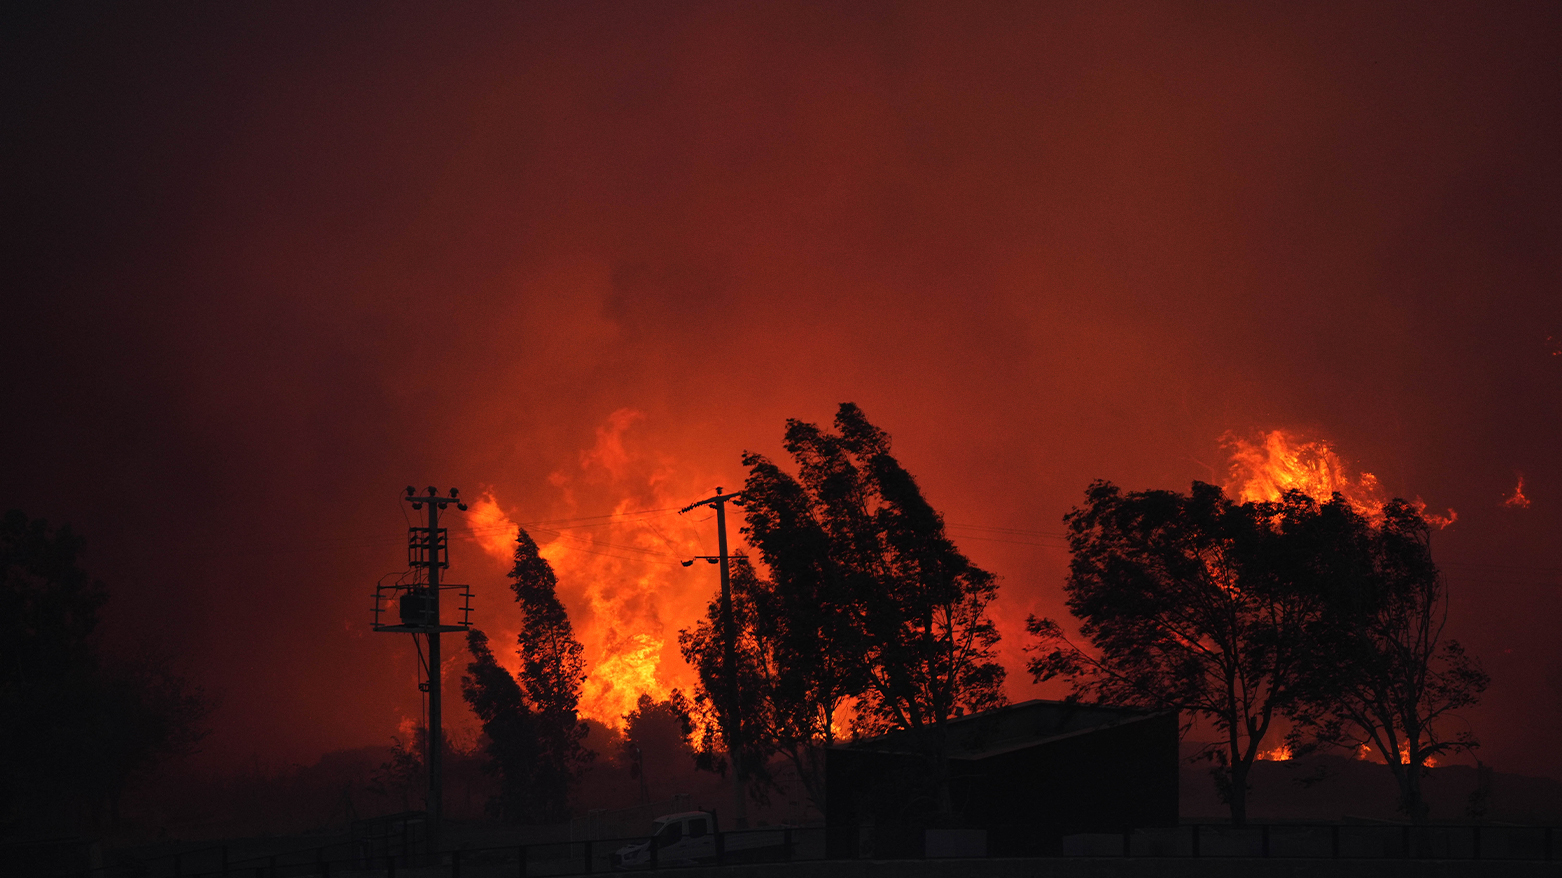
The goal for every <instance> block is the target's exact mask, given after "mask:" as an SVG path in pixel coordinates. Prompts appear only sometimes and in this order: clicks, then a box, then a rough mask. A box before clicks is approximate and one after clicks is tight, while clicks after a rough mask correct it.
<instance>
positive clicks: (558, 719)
mask: <svg viewBox="0 0 1562 878" xmlns="http://www.w3.org/2000/svg"><path fill="white" fill-rule="evenodd" d="M509 576H510V580H511V589H512V590H513V591H514V592H515V600H516V602H517V603H518V604H520V607H521V611H522V613H523V614H524V616H525V621H524V622H523V623H522V626H521V633H520V637H519V645H520V648H519V650H518V651H517V654H518V655H519V656H520V659H521V667H520V673H519V676H518V677H515V676H511V674H510V672H509V671H506V670H505V669H504V668H502V667H500V665H499V663H498V661H496V660H495V659H494V656H493V652H492V651H491V650H490V648H489V646H488V637H487V635H485V634H483V632H481V631H478V630H475V629H474V630H473V631H471V632H469V633H468V635H467V646H468V648H469V649H470V650H471V653H472V662H471V664H469V665H468V666H467V675H466V676H465V677H463V678H462V692H463V694H464V695H465V697H466V700H467V703H468V704H470V705H471V706H472V710H473V711H474V712H475V713H476V714H477V716H478V718H479V719H480V720H482V723H483V734H484V737H485V742H484V745H483V746H484V748H485V750H486V752H487V753H488V756H489V760H490V762H489V764H490V767H491V769H492V770H493V771H494V772H495V773H496V774H497V775H498V776H499V778H500V792H499V795H498V796H497V797H496V798H495V800H494V802H492V803H491V806H492V807H491V810H492V811H493V812H494V813H495V815H496V816H499V817H502V818H503V819H507V820H512V821H525V822H538V823H543V822H554V821H559V820H564V819H566V818H568V816H569V790H570V786H571V784H572V783H573V781H574V779H575V778H576V777H577V776H578V774H579V772H580V770H581V768H582V767H583V766H584V765H585V764H587V763H588V762H589V761H590V759H591V757H592V754H591V753H590V752H589V751H587V750H586V749H585V747H584V746H583V745H582V744H581V741H582V739H583V738H584V737H585V734H586V728H585V726H584V725H583V724H582V723H581V721H580V718H579V716H578V715H577V713H576V707H577V705H578V704H579V702H580V685H581V682H582V680H583V679H584V667H585V663H584V660H583V659H582V657H581V646H580V642H579V641H577V640H576V639H575V634H574V629H573V628H572V627H571V625H570V622H569V616H568V615H567V614H566V613H565V611H564V605H563V604H561V603H559V599H558V594H557V588H558V580H557V578H556V577H555V576H554V574H553V568H552V567H550V566H549V565H548V562H547V560H546V559H544V558H543V557H542V556H541V555H540V554H538V551H537V544H536V543H535V542H533V541H532V538H531V536H530V535H528V534H527V533H526V531H524V530H519V529H518V530H517V533H516V539H515V566H514V567H513V568H512V569H511V571H510V574H509Z"/></svg>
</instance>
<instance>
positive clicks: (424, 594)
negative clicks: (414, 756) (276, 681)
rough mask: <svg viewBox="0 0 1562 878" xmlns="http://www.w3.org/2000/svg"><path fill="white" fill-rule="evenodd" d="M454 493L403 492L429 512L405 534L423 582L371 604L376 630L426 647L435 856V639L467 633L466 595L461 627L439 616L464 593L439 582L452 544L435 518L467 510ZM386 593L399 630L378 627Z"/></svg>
mask: <svg viewBox="0 0 1562 878" xmlns="http://www.w3.org/2000/svg"><path fill="white" fill-rule="evenodd" d="M458 493H459V492H457V490H456V489H455V488H451V489H450V493H449V495H448V496H441V495H440V493H439V491H438V490H437V489H435V488H433V487H430V488H429V489H428V493H427V494H425V495H419V494H418V493H417V492H416V491H415V490H414V489H413V488H411V487H408V488H407V493H406V496H405V497H403V498H402V499H403V500H404V501H406V502H408V503H411V504H412V508H413V509H414V510H422V509H423V508H424V507H425V506H427V507H428V526H427V527H411V528H408V529H407V566H408V567H410V568H412V569H414V570H417V569H421V570H422V573H423V581H422V582H417V581H414V582H412V583H410V584H407V585H402V584H397V585H393V586H381V587H379V588H377V589H376V590H375V601H374V617H375V624H374V630H376V631H402V632H407V633H410V634H411V635H412V637H413V639H414V640H416V639H417V636H418V635H419V634H422V635H423V636H424V639H425V640H426V641H427V644H428V668H427V670H428V681H427V682H426V683H424V684H422V685H420V686H419V688H423V686H427V689H426V690H425V691H427V692H428V750H427V752H426V753H425V760H426V764H427V765H428V800H427V801H428V849H429V850H430V851H438V850H439V842H440V838H439V837H440V829H441V827H442V825H443V823H444V816H445V807H444V806H445V802H444V752H445V747H444V729H443V724H442V719H443V716H442V714H443V707H444V703H443V699H442V693H441V691H440V690H441V687H440V682H441V681H440V661H441V658H440V650H439V636H440V634H442V633H443V632H446V631H466V630H467V629H469V628H470V627H471V613H472V603H471V600H472V593H471V590H470V589H464V590H463V591H462V592H461V593H460V596H461V597H463V598H465V599H466V600H465V603H464V605H463V606H462V607H461V608H460V609H461V612H462V620H461V624H459V625H443V624H441V623H440V616H439V592H440V590H441V589H451V588H463V587H462V586H457V585H450V584H448V583H447V584H443V585H441V583H440V581H439V576H440V573H441V571H443V570H444V569H445V568H446V567H449V566H450V539H449V536H448V534H447V532H446V529H445V528H442V527H440V526H439V513H440V512H441V511H443V510H445V509H447V508H448V507H449V506H450V505H451V504H455V507H456V508H457V509H459V510H461V511H463V512H464V511H466V504H465V503H462V502H461V501H459V500H457V499H456V497H457V495H458ZM388 592H389V593H391V594H392V595H395V594H396V593H400V594H399V597H400V611H401V613H400V615H401V624H399V625H381V624H380V621H379V617H380V612H381V607H382V604H383V603H384V602H385V601H386V599H387V593H388Z"/></svg>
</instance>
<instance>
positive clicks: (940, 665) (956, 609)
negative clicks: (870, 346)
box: [682, 403, 1004, 812]
mask: <svg viewBox="0 0 1562 878" xmlns="http://www.w3.org/2000/svg"><path fill="white" fill-rule="evenodd" d="M835 429H836V432H834V433H830V432H825V431H823V430H821V429H820V428H818V427H817V426H815V425H813V424H808V423H804V422H802V421H797V420H790V421H788V422H787V430H786V437H785V443H784V444H785V447H786V449H787V451H788V452H789V453H790V454H791V455H792V458H793V459H794V461H796V463H797V465H798V476H797V477H796V478H794V477H792V476H789V475H787V474H786V473H784V472H782V471H781V470H780V469H779V468H778V467H777V466H775V465H774V464H773V463H771V462H770V461H769V460H767V459H766V458H764V457H763V456H761V455H757V454H747V455H745V457H744V463H745V464H746V465H747V466H748V467H749V470H750V475H749V480H748V484H747V485H746V486H745V489H744V494H745V503H746V507H747V519H748V524H747V526H746V527H745V528H744V533H745V534H747V536H748V540H749V542H750V543H751V544H752V545H753V546H754V547H755V548H756V549H757V550H758V551H759V554H760V556H761V558H762V560H763V562H764V565H765V567H766V568H767V569H768V571H769V574H770V577H769V578H768V579H766V578H762V577H760V576H758V575H756V574H753V573H752V572H751V571H750V572H745V573H743V575H741V576H738V577H735V579H734V610H735V614H736V613H738V612H739V611H740V610H741V612H742V613H743V622H742V628H743V635H742V639H741V641H740V643H739V646H740V653H741V654H742V658H741V659H740V666H741V668H740V670H739V673H740V674H745V675H747V679H744V678H740V683H742V684H743V686H742V691H743V692H744V703H743V711H744V713H743V716H742V722H743V724H744V726H743V728H744V730H745V734H744V738H743V739H744V740H745V741H750V740H751V739H752V743H751V746H753V747H755V748H763V749H767V750H769V752H772V753H773V752H783V753H785V754H786V755H787V756H788V758H790V759H792V761H793V762H794V764H796V766H797V767H798V769H799V775H800V776H801V777H803V778H804V782H805V784H808V785H810V787H811V788H810V795H811V796H814V797H815V802H816V803H817V804H821V805H822V804H823V803H822V801H821V799H822V794H821V791H822V784H820V783H818V777H817V774H818V772H817V763H816V762H814V761H813V757H812V755H811V754H810V748H814V747H818V746H823V745H826V744H828V743H830V742H831V741H832V740H833V736H834V728H833V725H832V723H833V720H834V717H835V714H836V709H837V708H838V707H839V706H840V705H841V704H843V703H845V702H847V701H850V702H851V703H852V706H853V708H854V713H855V716H854V718H853V727H854V729H855V730H856V731H857V732H859V733H862V734H877V733H880V732H885V731H889V730H892V729H906V730H911V731H913V732H917V733H918V737H919V740H921V741H923V744H924V749H925V750H926V752H927V753H928V755H929V757H930V759H931V761H932V766H933V770H932V774H933V775H935V776H936V777H935V780H936V781H938V786H939V787H940V796H941V808H940V810H942V811H945V812H947V811H948V810H949V808H948V802H947V801H946V800H947V783H944V782H943V780H944V778H942V773H943V772H944V759H943V753H944V746H945V744H944V740H943V734H942V725H943V723H944V722H945V721H946V720H948V719H950V718H951V717H955V716H959V715H961V714H963V713H965V712H967V711H979V710H985V709H989V708H992V707H997V706H1001V705H1002V704H1003V703H1004V697H1003V692H1002V684H1003V676H1004V671H1003V667H1002V666H1001V665H999V664H998V662H997V661H996V660H995V652H994V647H995V646H996V644H997V641H998V632H997V629H996V627H995V626H994V625H993V624H992V621H991V619H990V618H988V616H987V607H988V605H989V604H990V603H991V602H992V600H993V598H994V597H995V595H996V593H997V581H996V579H995V577H993V575H992V574H990V573H988V572H987V571H985V570H982V569H981V568H979V567H977V566H976V565H974V564H972V563H971V562H970V560H968V559H967V558H966V557H965V556H964V555H962V554H961V553H960V552H959V550H958V549H956V548H955V546H954V544H953V543H952V542H951V541H950V540H949V539H948V538H947V536H945V533H944V526H943V520H942V518H941V517H940V516H939V515H938V513H937V512H935V511H934V510H933V508H932V507H931V506H930V505H929V504H928V503H927V501H926V500H925V499H924V498H923V496H922V493H921V490H920V489H919V488H918V487H917V484H916V481H915V479H913V478H912V476H911V474H910V473H908V472H906V470H905V469H904V468H903V467H901V465H900V463H899V462H898V461H897V460H896V459H895V458H894V456H893V455H891V454H890V439H889V436H888V434H886V433H884V432H883V431H882V430H880V429H878V428H877V427H875V426H874V425H873V424H871V423H870V422H869V421H868V419H867V417H866V416H865V415H864V414H863V413H862V411H861V409H859V408H857V406H855V405H853V404H851V403H844V404H842V405H841V407H840V409H839V411H838V412H837V414H836V417H835ZM712 606H713V614H712V615H711V616H710V617H709V618H708V619H707V620H706V621H705V622H703V623H702V624H701V625H700V626H697V627H696V628H695V629H694V630H693V631H691V632H684V638H683V640H682V643H683V646H684V654H685V656H686V657H687V658H689V660H690V662H691V663H692V664H694V665H695V666H696V668H697V669H698V670H700V674H701V676H700V682H701V691H702V692H706V693H709V692H718V691H721V690H720V689H718V688H713V687H715V686H718V685H719V684H720V681H719V680H718V679H717V678H716V677H715V676H713V671H718V670H719V668H720V662H719V660H717V654H716V653H717V652H719V650H718V649H717V646H716V637H715V632H717V631H719V624H718V619H719V616H717V615H715V614H714V609H715V605H714V604H713V605H712ZM697 699H698V694H697ZM745 764H748V763H747V762H746V763H745Z"/></svg>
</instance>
